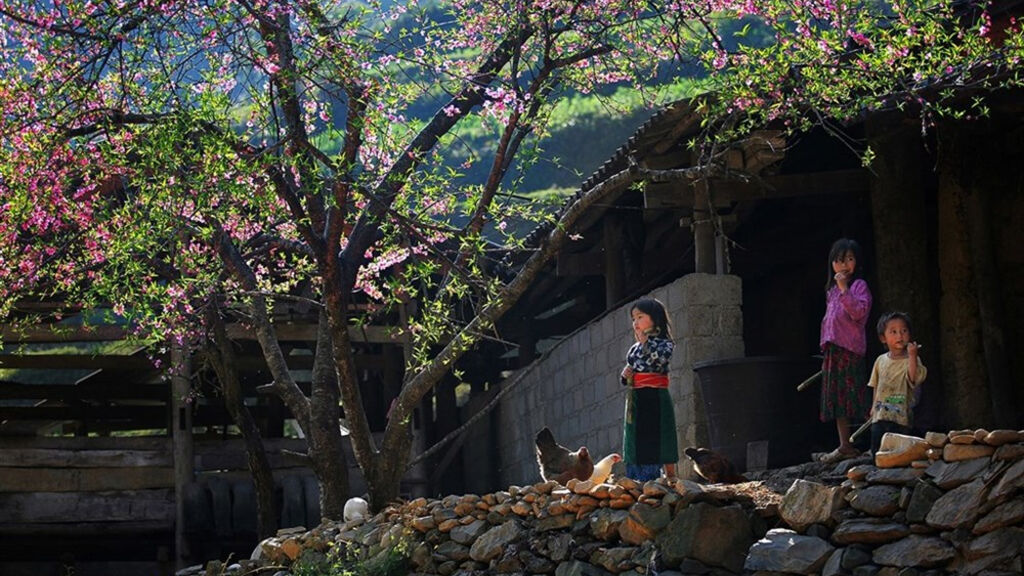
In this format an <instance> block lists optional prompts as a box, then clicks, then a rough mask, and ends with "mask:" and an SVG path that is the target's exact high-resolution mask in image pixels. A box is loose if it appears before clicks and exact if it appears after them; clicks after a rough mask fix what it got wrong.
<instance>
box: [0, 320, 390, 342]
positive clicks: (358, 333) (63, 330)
mask: <svg viewBox="0 0 1024 576" xmlns="http://www.w3.org/2000/svg"><path fill="white" fill-rule="evenodd" d="M227 329H228V337H229V338H231V339H234V340H255V339H256V332H255V331H254V330H252V329H251V328H249V327H247V326H243V325H241V324H230V325H228V327H227ZM274 331H275V333H276V334H277V338H278V340H280V341H282V342H313V341H315V340H316V331H317V326H316V324H297V323H282V324H275V325H274ZM348 333H349V338H350V339H351V340H352V341H353V342H367V343H374V344H384V343H389V342H393V343H400V342H404V341H406V340H407V339H408V337H407V336H403V335H402V334H401V328H399V327H396V326H364V327H355V326H350V327H349V329H348ZM128 337H129V333H128V331H127V330H125V329H124V328H122V327H120V326H91V327H88V328H85V327H81V326H63V325H59V324H42V325H39V326H32V327H29V328H18V329H14V328H11V327H10V326H9V325H3V326H0V341H2V342H4V343H5V344H21V343H30V342H106V341H115V340H127V339H128Z"/></svg>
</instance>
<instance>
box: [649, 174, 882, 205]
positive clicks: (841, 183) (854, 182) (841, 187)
mask: <svg viewBox="0 0 1024 576" xmlns="http://www.w3.org/2000/svg"><path fill="white" fill-rule="evenodd" d="M868 178H869V177H868V173H867V172H865V171H864V170H861V169H853V170H834V171H831V172H805V173H801V174H785V175H781V176H768V177H766V178H764V179H762V182H760V183H759V182H754V181H751V182H743V181H741V180H727V179H722V178H712V179H711V196H712V199H713V201H714V202H715V204H716V206H721V205H727V204H729V203H731V202H738V201H742V200H753V199H764V200H772V199H776V198H793V197H799V196H837V195H846V194H856V193H860V192H864V191H866V190H867V189H868V183H869V179H868ZM693 198H694V190H693V187H692V186H689V185H680V186H647V187H646V188H645V190H644V207H645V208H647V209H666V208H679V209H689V208H691V207H692V206H693Z"/></svg>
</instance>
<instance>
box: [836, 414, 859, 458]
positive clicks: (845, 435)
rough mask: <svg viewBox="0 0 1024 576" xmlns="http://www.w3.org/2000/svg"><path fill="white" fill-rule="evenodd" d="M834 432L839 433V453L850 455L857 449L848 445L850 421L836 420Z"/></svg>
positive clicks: (847, 419) (844, 419)
mask: <svg viewBox="0 0 1024 576" xmlns="http://www.w3.org/2000/svg"><path fill="white" fill-rule="evenodd" d="M836 432H838V433H839V451H840V452H845V453H847V454H850V453H852V452H856V451H857V449H856V448H854V447H853V444H850V419H849V418H845V417H844V418H836Z"/></svg>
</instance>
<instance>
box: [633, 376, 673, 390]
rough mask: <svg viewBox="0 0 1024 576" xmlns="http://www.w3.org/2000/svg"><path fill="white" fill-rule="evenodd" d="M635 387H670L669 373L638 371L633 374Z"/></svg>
mask: <svg viewBox="0 0 1024 576" xmlns="http://www.w3.org/2000/svg"><path fill="white" fill-rule="evenodd" d="M633 388H668V374H659V373H657V372H637V373H636V374H633Z"/></svg>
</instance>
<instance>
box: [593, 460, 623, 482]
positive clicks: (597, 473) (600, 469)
mask: <svg viewBox="0 0 1024 576" xmlns="http://www.w3.org/2000/svg"><path fill="white" fill-rule="evenodd" d="M616 462H622V456H619V455H618V454H616V453H615V452H612V453H611V454H609V455H607V456H605V457H604V458H601V459H600V460H598V461H597V464H594V473H593V474H591V475H590V481H591V482H593V483H594V484H601V483H602V482H604V481H605V480H607V479H608V476H609V475H611V473H612V466H614V465H615V463H616Z"/></svg>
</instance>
